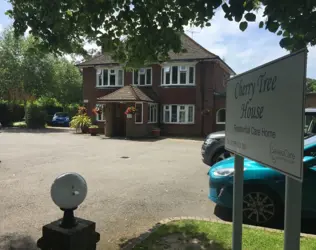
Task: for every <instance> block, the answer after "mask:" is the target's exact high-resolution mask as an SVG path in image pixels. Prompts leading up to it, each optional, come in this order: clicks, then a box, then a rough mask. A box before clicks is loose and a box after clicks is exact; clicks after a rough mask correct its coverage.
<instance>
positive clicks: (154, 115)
mask: <svg viewBox="0 0 316 250" xmlns="http://www.w3.org/2000/svg"><path fill="white" fill-rule="evenodd" d="M157 122H158V104H156V103H149V104H148V123H157Z"/></svg>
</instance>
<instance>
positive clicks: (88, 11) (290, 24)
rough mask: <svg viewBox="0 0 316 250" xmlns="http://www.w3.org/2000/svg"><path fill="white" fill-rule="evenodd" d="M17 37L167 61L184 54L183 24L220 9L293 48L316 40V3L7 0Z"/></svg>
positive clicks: (58, 48)
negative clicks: (92, 46)
mask: <svg viewBox="0 0 316 250" xmlns="http://www.w3.org/2000/svg"><path fill="white" fill-rule="evenodd" d="M9 2H11V4H12V10H9V11H7V14H8V15H9V16H10V17H12V18H13V19H14V29H15V32H16V34H17V35H21V34H24V32H25V31H26V29H27V28H28V27H29V28H30V29H31V30H30V33H31V34H33V35H34V36H35V37H37V38H38V39H39V40H40V41H41V44H42V45H43V48H46V49H48V50H49V51H53V52H57V53H83V54H84V53H85V52H86V51H85V50H84V49H83V44H84V43H85V42H86V41H94V42H96V43H97V45H99V46H102V47H103V51H108V52H111V53H112V56H113V57H114V59H117V60H119V61H120V62H124V63H127V64H134V65H137V64H140V65H143V64H144V63H150V62H153V61H163V60H165V59H166V58H167V57H168V52H169V51H170V50H173V51H174V52H176V53H177V52H181V50H182V48H181V42H180V36H179V35H180V34H181V33H182V32H184V26H186V25H194V26H198V27H204V26H210V25H211V20H212V18H213V16H214V14H215V12H216V10H218V9H219V8H222V9H223V10H224V12H225V18H227V19H228V20H230V21H235V22H238V23H239V27H240V30H242V31H244V30H245V29H247V26H248V22H254V21H255V20H256V16H257V14H258V13H257V12H256V10H257V9H258V8H259V7H260V8H263V9H264V16H265V17H266V20H265V21H264V22H260V24H259V27H260V28H265V29H267V30H269V31H270V32H273V33H277V34H278V35H282V36H283V38H282V40H281V41H280V45H281V47H284V48H286V49H287V50H290V51H294V50H297V49H299V48H304V47H306V46H307V45H315V43H316V12H315V7H316V2H315V1H305V0H292V1H282V0H229V1H223V0H146V1H143V0H60V1H44V0H42V1H41V0H38V1H33V0H9Z"/></svg>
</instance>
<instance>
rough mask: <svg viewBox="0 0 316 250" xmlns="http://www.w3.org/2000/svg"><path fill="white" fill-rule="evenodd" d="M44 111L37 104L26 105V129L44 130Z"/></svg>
mask: <svg viewBox="0 0 316 250" xmlns="http://www.w3.org/2000/svg"><path fill="white" fill-rule="evenodd" d="M46 115H47V113H46V111H45V109H44V108H43V107H42V106H40V105H37V104H34V103H32V104H28V105H27V107H26V114H25V122H26V126H27V127H28V128H44V127H45V124H46Z"/></svg>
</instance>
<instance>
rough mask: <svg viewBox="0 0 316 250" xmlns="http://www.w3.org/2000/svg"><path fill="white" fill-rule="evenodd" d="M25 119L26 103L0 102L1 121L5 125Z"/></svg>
mask: <svg viewBox="0 0 316 250" xmlns="http://www.w3.org/2000/svg"><path fill="white" fill-rule="evenodd" d="M23 119H24V105H23V104H13V103H8V102H0V122H1V124H2V125H3V126H8V125H10V124H11V123H13V122H18V121H22V120H23Z"/></svg>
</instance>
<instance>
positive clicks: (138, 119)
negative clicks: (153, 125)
mask: <svg viewBox="0 0 316 250" xmlns="http://www.w3.org/2000/svg"><path fill="white" fill-rule="evenodd" d="M135 108H136V114H135V123H143V104H142V103H136V104H135Z"/></svg>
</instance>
